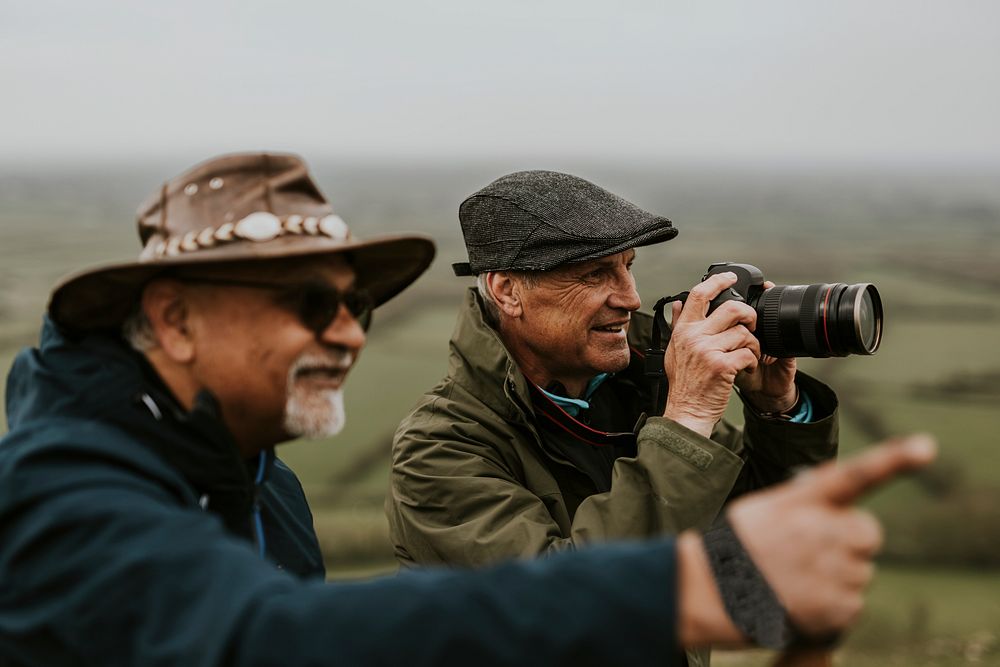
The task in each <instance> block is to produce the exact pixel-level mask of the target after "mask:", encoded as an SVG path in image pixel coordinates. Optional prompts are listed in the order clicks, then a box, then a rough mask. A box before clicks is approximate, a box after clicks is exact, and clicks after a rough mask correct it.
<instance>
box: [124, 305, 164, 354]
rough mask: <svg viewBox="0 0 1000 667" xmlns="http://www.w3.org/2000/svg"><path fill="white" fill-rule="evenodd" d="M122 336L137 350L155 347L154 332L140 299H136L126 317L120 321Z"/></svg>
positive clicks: (141, 350) (143, 350)
mask: <svg viewBox="0 0 1000 667" xmlns="http://www.w3.org/2000/svg"><path fill="white" fill-rule="evenodd" d="M122 338H124V339H125V341H126V342H127V343H128V344H129V345H131V346H132V348H133V349H135V350H136V351H138V352H145V351H147V350H151V349H152V348H154V347H156V344H157V342H156V333H155V332H154V331H153V324H152V323H151V322H150V321H149V318H148V317H146V313H145V311H143V309H142V302H141V301H136V303H135V305H134V306H132V310H131V312H129V314H128V317H126V318H125V321H124V322H122Z"/></svg>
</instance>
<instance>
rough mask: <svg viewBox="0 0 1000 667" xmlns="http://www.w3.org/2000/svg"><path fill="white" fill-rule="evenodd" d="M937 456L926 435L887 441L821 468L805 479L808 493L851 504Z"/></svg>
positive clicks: (838, 502)
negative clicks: (835, 463)
mask: <svg viewBox="0 0 1000 667" xmlns="http://www.w3.org/2000/svg"><path fill="white" fill-rule="evenodd" d="M936 455H937V444H936V443H935V442H934V439H933V438H931V437H930V436H927V435H912V436H908V437H905V438H896V439H893V440H887V441H885V442H884V443H882V444H879V445H875V446H874V447H872V448H871V449H870V450H868V451H866V452H864V453H863V454H859V455H857V456H855V457H853V458H851V459H848V460H847V461H844V462H843V463H840V464H837V465H830V466H828V467H827V466H824V467H823V468H822V469H818V470H816V471H815V472H814V473H813V475H812V476H811V477H809V478H807V479H806V481H807V482H808V483H809V484H810V487H811V491H813V492H815V493H817V494H819V495H820V496H822V497H823V498H825V499H826V500H828V501H829V502H831V503H834V504H837V505H848V504H850V503H853V502H854V501H856V500H857V499H858V498H860V497H861V496H863V495H864V494H866V493H868V492H869V491H872V490H873V489H875V488H876V487H878V486H881V485H882V484H885V483H886V482H888V481H890V480H891V479H893V478H894V477H896V476H897V475H899V474H900V473H903V472H907V471H910V470H916V469H917V468H922V467H923V466H925V465H927V464H928V463H930V462H931V461H933V460H934V457H935V456H936Z"/></svg>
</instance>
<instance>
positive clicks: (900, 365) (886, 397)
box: [0, 164, 1000, 665]
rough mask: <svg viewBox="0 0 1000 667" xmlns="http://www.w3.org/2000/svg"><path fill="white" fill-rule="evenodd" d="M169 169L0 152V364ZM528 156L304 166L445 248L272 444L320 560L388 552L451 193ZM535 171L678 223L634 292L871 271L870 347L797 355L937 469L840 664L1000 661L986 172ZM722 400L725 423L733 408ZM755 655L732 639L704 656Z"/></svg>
mask: <svg viewBox="0 0 1000 667" xmlns="http://www.w3.org/2000/svg"><path fill="white" fill-rule="evenodd" d="M177 166H180V165H175V166H169V165H168V166H165V165H140V166H130V167H104V168H101V169H97V170H86V171H81V170H74V169H69V168H66V169H61V170H56V169H42V168H36V169H34V170H32V171H24V170H16V169H13V168H6V169H4V168H0V365H2V366H3V367H4V368H6V367H8V366H9V363H10V361H11V359H12V358H13V355H14V354H15V353H16V351H17V349H18V348H20V347H22V346H24V345H30V344H32V343H33V341H34V338H35V335H36V332H37V329H38V325H39V322H40V317H41V313H42V310H43V307H44V303H45V297H46V295H47V293H48V291H49V289H50V288H51V285H52V284H53V282H54V281H55V279H56V278H57V276H59V275H61V274H63V273H65V272H67V271H69V270H72V269H77V268H80V267H82V266H84V265H87V264H92V263H95V262H99V261H105V260H111V259H122V258H128V257H130V256H134V254H135V252H136V250H137V247H136V241H135V237H134V236H133V234H134V231H133V228H132V227H131V226H130V225H131V221H132V213H131V211H132V210H133V209H134V206H135V205H136V204H138V202H139V201H140V200H142V199H143V198H144V197H145V195H146V193H147V191H149V190H151V189H153V188H154V187H156V183H157V181H156V177H157V176H158V175H163V174H167V173H171V172H173V171H175V170H176V168H177ZM525 166H534V165H501V164H497V165H486V164H483V165H469V166H467V167H466V168H463V169H443V168H431V167H424V168H417V167H412V168H408V167H395V168H381V167H375V166H371V165H368V166H365V165H338V164H329V165H323V164H318V165H316V168H317V172H318V174H319V175H320V177H321V179H320V180H321V185H322V186H323V187H324V190H325V191H327V192H328V193H329V194H330V195H331V196H332V197H333V201H334V205H335V208H336V210H337V211H338V212H339V213H340V214H341V215H342V216H343V217H344V218H345V219H346V220H348V221H349V222H351V223H352V225H353V227H354V230H355V232H356V233H358V234H359V235H362V236H364V235H371V234H374V233H377V232H380V231H386V232H390V231H398V230H404V229H412V230H419V231H423V232H424V233H428V234H431V235H432V236H434V237H435V239H436V240H437V241H438V243H439V259H438V260H437V262H436V263H435V266H434V267H433V268H432V270H431V271H430V273H429V274H428V276H427V277H425V278H424V279H423V280H421V281H420V283H419V284H418V285H416V286H415V287H413V288H411V289H410V290H409V291H408V292H407V293H406V294H405V296H404V297H403V298H401V299H400V300H398V301H397V302H394V303H391V304H389V306H387V307H386V308H385V309H384V312H383V311H380V312H378V313H376V319H375V324H374V327H373V330H372V333H371V337H370V345H369V347H368V348H367V349H366V351H365V353H364V354H363V355H362V357H361V360H360V361H359V363H358V365H357V367H356V368H355V369H354V370H353V371H352V375H351V379H350V382H349V383H348V386H347V390H348V391H347V409H348V425H347V427H346V429H345V431H344V433H343V434H342V435H341V436H339V437H337V438H336V439H333V440H330V441H328V442H326V441H323V442H296V443H292V444H289V445H286V446H283V447H282V449H281V450H280V453H281V456H282V457H283V458H284V459H285V460H286V461H287V462H288V463H289V464H290V465H291V466H292V467H293V468H294V469H295V470H296V471H297V472H298V474H299V475H300V477H301V479H302V481H303V484H304V486H305V488H306V491H307V493H308V495H309V496H310V499H311V501H312V503H313V505H314V509H315V515H316V526H317V530H318V532H319V534H320V538H321V541H322V545H323V548H324V552H325V554H326V556H327V558H328V565H329V568H330V570H331V572H332V573H334V574H339V575H342V576H350V577H356V576H368V575H370V574H372V573H376V572H384V571H388V570H391V569H392V568H393V565H392V560H391V549H390V547H389V544H388V541H387V528H386V525H385V519H384V517H383V515H382V509H381V506H382V498H383V496H384V492H385V488H386V485H387V477H388V461H389V449H390V445H391V439H392V433H393V430H394V428H395V425H396V424H397V423H398V422H399V420H400V419H401V418H402V417H403V416H404V415H405V414H406V412H407V410H408V409H409V407H410V406H411V405H412V404H413V403H414V402H415V401H416V399H417V397H418V396H419V394H420V392H421V391H424V390H426V389H427V388H429V387H430V386H432V385H433V384H434V383H435V382H436V381H437V380H438V379H439V378H440V376H441V375H442V374H443V373H444V370H445V364H446V355H447V340H448V337H449V335H450V332H451V328H452V324H453V321H454V316H455V311H456V308H457V305H458V303H459V300H460V299H461V291H462V289H463V288H464V287H465V286H466V285H468V284H469V283H468V282H467V281H463V280H459V279H456V278H453V277H451V276H450V270H449V264H450V262H453V261H459V260H460V259H462V258H463V257H462V251H461V245H460V237H459V235H458V231H457V222H456V220H455V210H456V207H457V203H458V202H459V201H461V199H462V198H463V196H464V195H465V194H467V193H468V192H471V191H472V190H474V189H475V188H477V187H479V186H480V185H482V184H484V183H486V182H487V181H489V180H490V178H492V177H494V176H496V175H498V174H500V173H503V172H505V171H510V170H511V169H513V168H523V167H525ZM547 166H551V167H553V168H563V169H566V170H571V171H577V172H579V173H581V174H583V175H586V176H589V177H591V178H592V179H594V180H595V181H597V182H599V183H602V184H604V185H606V186H608V187H610V188H611V189H614V190H617V191H619V192H622V193H623V194H626V195H628V196H631V197H633V198H634V199H635V200H636V201H638V202H639V203H641V204H643V205H645V206H646V207H647V208H650V209H654V210H658V211H660V210H662V211H664V212H665V213H666V214H667V215H669V216H670V217H671V218H672V219H673V220H674V221H675V223H676V224H677V226H678V227H679V228H680V230H681V234H680V236H679V237H678V238H677V240H675V241H672V242H671V243H669V244H666V245H664V246H661V247H656V248H650V249H643V250H641V251H640V253H639V259H638V261H637V264H636V268H635V272H636V275H637V279H638V281H639V284H640V286H641V289H640V292H641V294H642V297H643V300H644V303H646V304H652V302H653V301H655V299H656V298H657V297H658V296H662V295H664V294H668V293H675V292H678V291H681V290H683V289H687V288H689V287H690V286H691V285H692V284H693V283H694V282H696V281H697V279H698V277H699V276H700V275H701V273H702V272H703V271H704V269H705V267H706V266H707V265H708V264H709V263H710V262H713V261H719V260H733V261H745V262H752V263H754V264H757V265H758V266H760V267H762V268H763V269H764V270H765V273H766V275H767V276H768V277H769V278H770V279H772V280H774V281H775V282H777V283H779V284H794V283H806V282H809V283H812V282H862V281H864V282H873V283H875V284H876V285H877V286H878V288H879V290H880V291H881V293H882V296H883V299H884V302H885V310H886V331H885V338H884V342H883V346H882V349H881V350H880V351H879V353H878V354H877V355H876V356H874V357H871V358H862V357H850V358H846V359H826V360H811V359H810V360H803V362H802V367H803V368H805V369H807V370H808V371H809V372H811V373H814V374H816V375H818V376H819V377H821V378H823V379H824V380H826V381H827V382H828V383H830V384H831V385H832V386H833V387H834V388H835V389H837V390H838V393H839V394H840V396H841V399H842V407H843V415H842V443H843V450H844V451H854V450H858V449H860V448H863V447H865V446H866V445H868V444H870V443H871V442H874V441H876V440H878V439H880V438H881V437H885V436H887V435H889V434H893V433H902V432H907V431H928V432H930V433H933V434H934V435H935V436H937V437H938V438H939V440H940V442H941V464H940V465H937V466H935V468H934V470H932V471H931V472H929V473H927V474H924V475H919V476H917V477H915V478H913V479H910V480H905V481H903V482H901V483H899V484H897V485H895V486H893V487H892V488H890V489H888V490H886V491H883V492H880V493H879V494H877V495H876V496H875V497H874V498H873V499H872V500H871V501H870V505H871V507H872V508H873V509H874V510H875V511H876V512H878V513H879V515H880V516H882V517H883V519H884V521H885V523H886V529H887V545H886V552H885V555H884V558H883V560H882V564H881V565H882V567H881V573H880V575H879V577H878V579H877V582H876V585H875V587H874V589H873V591H872V595H871V602H870V605H869V608H868V611H867V613H866V616H865V619H864V621H863V623H862V624H861V625H860V626H859V627H858V628H857V630H856V631H855V632H854V633H853V634H852V635H851V637H850V638H849V639H848V641H847V644H846V647H845V649H843V651H842V652H841V653H840V654H839V658H838V664H843V665H848V664H849V665H883V664H900V665H953V664H954V665H957V664H967V663H974V662H979V663H980V664H1000V603H998V600H1000V447H998V442H997V439H998V438H997V434H998V433H1000V345H998V341H1000V336H998V335H997V332H996V329H997V325H998V324H1000V298H998V297H997V293H998V292H997V290H998V288H1000V241H998V240H997V239H998V234H997V232H998V231H1000V190H998V189H997V188H996V187H995V183H996V182H1000V180H998V179H997V174H995V173H993V174H984V173H978V172H975V171H967V172H961V173H957V172H950V173H945V172H937V173H935V172H928V173H922V172H915V171H909V172H901V171H897V172H875V171H870V170H869V171H864V170H840V171H830V170H827V171H819V170H812V171H810V170H791V171H766V170H756V171H752V170H746V171H740V170H721V169H720V170H715V169H709V168H707V167H699V168H690V169H685V168H682V167H679V166H650V167H636V166H631V167H621V168H617V167H612V166H606V165H603V166H594V165H547ZM0 391H2V390H0ZM730 412H731V415H732V416H733V417H735V418H737V419H738V418H739V412H738V410H737V409H736V406H731V411H730ZM768 660H769V658H768V657H767V656H762V655H760V654H755V653H750V654H747V653H739V654H730V655H724V656H720V658H719V659H718V661H717V662H718V664H723V665H725V664H733V665H743V664H746V665H756V664H768Z"/></svg>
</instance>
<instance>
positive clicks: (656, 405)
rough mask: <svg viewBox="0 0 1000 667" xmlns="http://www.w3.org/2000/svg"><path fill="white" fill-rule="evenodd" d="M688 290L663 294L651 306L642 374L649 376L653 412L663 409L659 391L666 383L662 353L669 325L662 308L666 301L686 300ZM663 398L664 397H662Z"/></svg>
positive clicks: (665, 346) (666, 341)
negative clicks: (649, 335) (650, 335)
mask: <svg viewBox="0 0 1000 667" xmlns="http://www.w3.org/2000/svg"><path fill="white" fill-rule="evenodd" d="M688 294H690V292H681V293H680V294H675V295H673V296H665V297H663V298H662V299H660V300H659V301H657V302H656V305H655V306H653V340H652V345H650V347H649V349H648V350H646V357H645V359H644V360H643V374H644V375H645V376H646V377H647V378H649V382H650V385H651V392H650V394H651V396H652V408H653V413H654V414H657V413H660V412H662V411H663V406H662V405H660V391H661V389H662V388H663V386H664V385H665V384H666V373H664V372H663V355H664V354H666V350H667V345H669V344H670V327H669V326H668V325H667V318H666V317H665V316H664V314H663V309H664V308H665V307H666V305H667V304H668V303H673V302H674V301H680V302H681V303H684V302H685V301H687V298H688ZM664 398H665V397H664Z"/></svg>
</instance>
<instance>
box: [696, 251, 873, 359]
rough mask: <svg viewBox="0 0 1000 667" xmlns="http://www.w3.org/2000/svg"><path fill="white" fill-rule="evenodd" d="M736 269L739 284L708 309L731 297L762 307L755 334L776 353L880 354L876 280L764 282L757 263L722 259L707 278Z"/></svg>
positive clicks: (765, 347) (765, 348) (766, 351)
mask: <svg viewBox="0 0 1000 667" xmlns="http://www.w3.org/2000/svg"><path fill="white" fill-rule="evenodd" d="M726 272H732V273H735V274H736V284H734V285H732V286H731V287H729V288H727V289H725V290H723V291H722V293H720V294H719V295H718V296H717V297H716V298H714V299H713V300H712V302H711V303H710V304H709V309H708V312H709V313H712V312H713V311H714V310H715V309H716V308H718V307H719V306H721V305H722V304H724V303H725V302H727V301H740V302H743V303H746V304H747V305H749V306H750V307H752V308H753V309H754V310H756V311H757V327H756V329H755V330H754V335H755V336H756V337H757V339H758V340H759V341H760V349H761V352H763V353H764V354H767V355H770V356H772V357H845V356H847V355H849V354H863V355H869V354H875V351H876V350H877V349H878V347H879V344H880V343H881V341H882V300H881V297H880V296H879V293H878V290H877V289H875V286H874V285H872V284H871V283H857V284H854V285H846V284H844V283H818V284H814V285H775V286H774V287H770V288H765V287H764V272H763V271H761V270H760V269H758V268H757V267H756V266H753V265H752V264H739V263H734V262H717V263H714V264H711V265H710V266H709V267H708V270H707V271H705V275H704V276H702V280H703V281H704V280H707V279H708V278H709V277H710V276H714V275H717V274H719V273H726Z"/></svg>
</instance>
